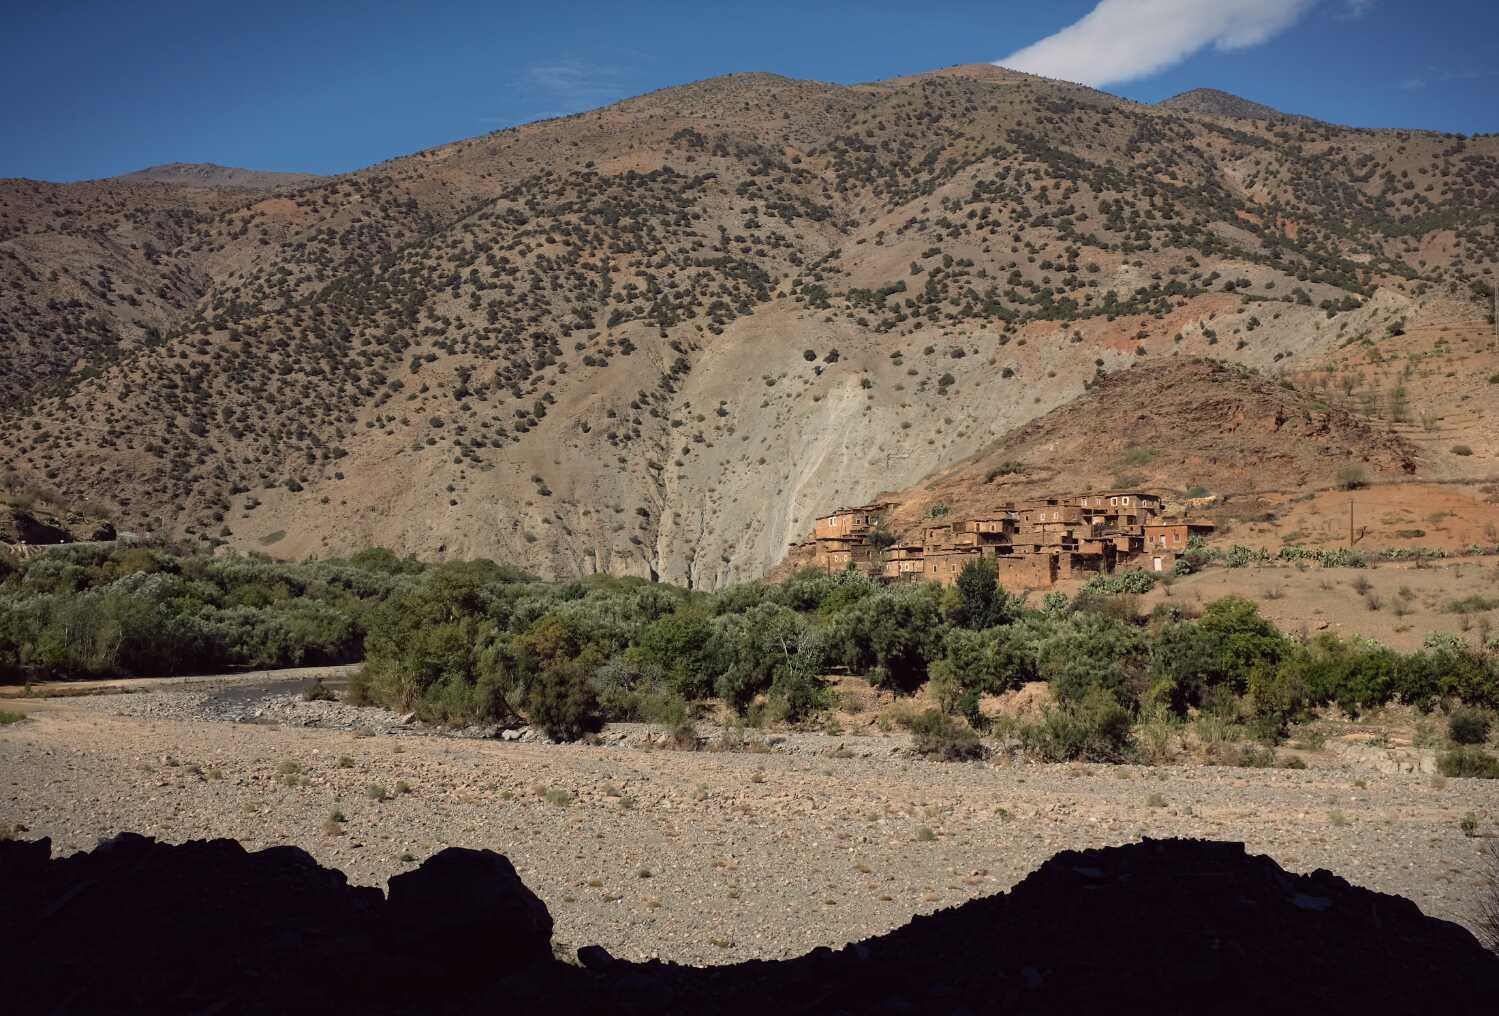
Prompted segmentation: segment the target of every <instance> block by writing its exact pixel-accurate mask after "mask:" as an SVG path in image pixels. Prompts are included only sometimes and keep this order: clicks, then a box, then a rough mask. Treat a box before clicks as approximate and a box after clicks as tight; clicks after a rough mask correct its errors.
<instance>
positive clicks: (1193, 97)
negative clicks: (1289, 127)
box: [1156, 88, 1291, 120]
mask: <svg viewBox="0 0 1499 1016" xmlns="http://www.w3.org/2000/svg"><path fill="white" fill-rule="evenodd" d="M1156 106H1157V108H1159V109H1170V110H1176V111H1177V112H1181V113H1190V114H1192V115H1194V116H1217V117H1226V118H1228V119H1233V120H1281V119H1285V118H1287V117H1288V116H1290V115H1291V114H1288V113H1282V112H1281V111H1280V110H1278V109H1275V108H1274V107H1272V106H1266V105H1264V104H1262V103H1258V102H1252V101H1250V100H1249V99H1244V98H1240V97H1239V96H1237V95H1234V94H1233V93H1232V92H1222V91H1219V90H1218V89H1216V88H1194V89H1192V90H1191V91H1187V92H1180V93H1178V94H1176V95H1173V96H1172V97H1171V98H1169V99H1162V100H1161V101H1160V102H1158V103H1156Z"/></svg>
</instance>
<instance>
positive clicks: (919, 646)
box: [826, 585, 946, 692]
mask: <svg viewBox="0 0 1499 1016" xmlns="http://www.w3.org/2000/svg"><path fill="white" fill-rule="evenodd" d="M941 595H942V594H941V592H940V591H939V590H938V589H937V587H936V586H934V585H925V586H915V587H902V588H894V589H883V590H881V591H880V592H878V593H875V594H874V595H872V596H869V597H866V598H864V599H862V600H860V601H858V602H857V603H855V604H852V605H851V606H849V607H848V608H846V609H844V610H842V611H840V612H839V613H838V614H837V615H835V616H834V617H832V618H831V619H830V620H829V622H828V625H827V636H826V639H827V641H826V646H827V655H828V658H829V660H830V661H831V662H836V663H841V664H842V665H844V666H846V667H848V668H849V670H851V671H852V672H854V673H856V674H867V675H869V677H870V679H871V680H872V681H873V682H874V683H875V684H877V685H879V686H880V687H884V688H890V689H893V690H895V691H900V692H912V691H915V690H916V689H917V688H918V687H920V686H921V683H922V682H923V681H925V680H926V676H927V665H928V663H929V662H930V661H932V660H934V659H936V658H937V657H938V655H940V653H941V652H942V647H943V638H944V635H945V633H946V626H945V625H944V624H943V621H942V613H941V609H940V607H939V603H940V598H941Z"/></svg>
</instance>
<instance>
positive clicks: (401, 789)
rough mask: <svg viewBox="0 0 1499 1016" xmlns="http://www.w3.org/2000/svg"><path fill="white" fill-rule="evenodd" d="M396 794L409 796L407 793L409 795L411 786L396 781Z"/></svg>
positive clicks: (402, 781) (401, 781) (403, 781)
mask: <svg viewBox="0 0 1499 1016" xmlns="http://www.w3.org/2000/svg"><path fill="white" fill-rule="evenodd" d="M396 793H397V794H409V793H411V784H409V783H407V782H406V781H405V780H396Z"/></svg>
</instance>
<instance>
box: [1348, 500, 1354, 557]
mask: <svg viewBox="0 0 1499 1016" xmlns="http://www.w3.org/2000/svg"><path fill="white" fill-rule="evenodd" d="M1348 549H1349V550H1352V549H1353V498H1351V497H1350V498H1349V499H1348Z"/></svg>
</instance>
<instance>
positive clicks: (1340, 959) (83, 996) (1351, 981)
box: [0, 834, 1499, 1016]
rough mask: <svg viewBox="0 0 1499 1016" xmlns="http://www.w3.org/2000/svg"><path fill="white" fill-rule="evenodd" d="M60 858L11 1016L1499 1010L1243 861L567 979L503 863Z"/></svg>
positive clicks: (4, 989)
mask: <svg viewBox="0 0 1499 1016" xmlns="http://www.w3.org/2000/svg"><path fill="white" fill-rule="evenodd" d="M50 853H51V851H50V845H49V844H48V842H47V841H46V840H42V841H38V842H35V843H0V956H3V957H4V959H5V968H4V969H5V975H4V978H3V979H0V1003H3V1007H4V1008H5V1010H6V1011H8V1012H14V1013H31V1012H48V1013H53V1012H57V1013H121V1012H152V1013H156V1012H214V1013H233V1012H255V1013H277V1012H307V1011H314V1010H315V1011H319V1012H323V1013H327V1012H343V1011H359V1012H362V1013H372V1012H373V1013H387V1012H412V1013H416V1012H433V1011H452V1012H466V1011H472V1010H478V1009H488V1008H502V1009H504V1010H506V1011H517V1012H539V1011H559V1012H636V1013H654V1012H661V1013H665V1012H756V1013H766V1012H769V1013H775V1014H777V1016H782V1014H785V1013H801V1012H808V1013H810V1012H818V1013H840V1012H846V1013H865V1012H880V1013H925V1012H931V1013H944V1014H951V1013H980V1012H1025V1013H1074V1012H1088V1011H1098V1010H1108V1011H1113V1012H1137V1011H1150V1012H1152V1013H1158V1014H1170V1013H1199V1012H1213V1013H1215V1014H1216V1013H1251V1012H1252V1013H1256V1014H1270V1013H1276V1012H1313V1011H1315V1012H1318V1013H1328V1012H1349V1011H1363V1012H1378V1013H1427V1012H1438V1013H1442V1014H1444V1016H1452V1014H1457V1013H1486V1014H1488V1013H1493V1012H1495V1011H1499V958H1496V957H1495V956H1493V955H1491V954H1489V953H1488V952H1486V951H1485V950H1484V949H1483V948H1482V947H1481V946H1480V945H1479V944H1478V942H1477V941H1476V940H1475V939H1474V938H1473V937H1472V936H1471V935H1470V934H1469V933H1468V932H1467V931H1465V930H1463V929H1462V928H1461V927H1459V926H1457V925H1455V924H1451V923H1449V922H1446V921H1440V920H1436V919H1434V918H1430V917H1426V916H1424V915H1423V914H1422V913H1421V912H1420V911H1419V910H1418V909H1417V908H1416V906H1415V904H1413V903H1411V902H1410V901H1409V900H1406V899H1403V898H1401V897H1398V896H1388V895H1383V894H1380V893H1374V892H1370V891H1369V890H1366V889H1362V888H1359V887H1357V886H1354V885H1351V884H1349V883H1348V882H1346V881H1344V880H1343V879H1341V878H1339V877H1337V876H1335V875H1332V874H1330V873H1329V872H1325V871H1318V872H1314V873H1313V874H1311V875H1293V874H1290V873H1288V872H1286V871H1284V870H1283V869H1281V868H1280V866H1279V865H1277V864H1276V863H1275V862H1274V861H1272V860H1270V859H1269V858H1266V857H1253V856H1249V855H1246V854H1245V852H1244V848H1243V846H1242V844H1236V843H1212V842H1201V841H1191V840H1161V841H1151V840H1147V841H1145V842H1142V843H1138V844H1131V845H1127V846H1122V847H1112V848H1108V849H1101V850H1088V851H1083V852H1073V851H1068V852H1064V853H1061V854H1058V855H1056V856H1055V857H1053V858H1052V859H1051V860H1049V861H1047V862H1046V863H1045V864H1043V865H1042V866H1041V867H1040V868H1038V869H1037V870H1036V871H1035V872H1033V873H1032V874H1031V875H1030V876H1028V877H1027V878H1026V879H1025V880H1024V881H1023V882H1021V883H1020V884H1019V885H1018V886H1016V887H1015V888H1014V889H1013V890H1012V891H1011V892H1010V893H1008V894H1002V895H998V896H992V897H989V898H987V899H982V900H975V901H972V902H970V903H966V904H964V905H962V906H960V907H956V908H953V909H951V910H946V911H942V912H940V913H937V914H933V915H930V916H925V917H917V918H916V919H914V920H913V921H911V923H909V924H907V925H906V926H904V927H902V928H899V929H897V930H895V931H893V932H891V933H890V934H888V935H881V936H878V937H876V938H872V939H868V940H866V941H863V942H858V943H854V944H852V945H850V946H847V947H845V948H843V949H839V950H836V951H834V950H831V949H825V948H824V949H817V950H814V951H813V952H812V953H810V954H808V955H806V956H803V957H800V958H798V959H794V960H788V961H784V962H767V961H755V962H749V963H741V964H737V965H734V966H726V967H715V968H706V969H701V968H690V967H678V966H673V965H671V964H664V963H644V964H637V963H630V962H625V961H622V960H616V959H613V958H612V957H610V956H609V954H608V953H607V952H606V951H605V950H603V949H602V948H599V947H597V946H594V947H588V948H585V949H582V950H580V951H579V961H580V963H581V965H572V964H569V963H564V962H560V961H558V960H556V959H554V958H553V955H552V952H551V930H552V921H551V917H550V915H549V914H548V913H547V910H546V907H545V906H544V905H543V904H542V903H541V901H540V900H538V899H537V898H536V896H535V895H534V894H532V893H531V891H530V890H529V889H527V888H526V887H525V885H524V884H523V883H522V882H521V881H520V879H519V878H518V877H517V875H516V873H515V869H514V868H513V867H511V865H510V862H509V861H507V860H506V859H505V858H503V857H501V856H500V855H498V854H494V853H491V852H488V851H474V850H462V849H449V850H444V851H443V852H441V853H440V854H437V855H435V856H434V857H432V858H431V859H429V860H428V861H427V862H426V863H425V864H423V865H422V866H421V867H420V868H419V869H417V870H415V871H413V872H410V873H408V874H404V875H400V876H397V877H396V878H393V879H392V880H391V883H390V893H389V897H388V898H387V897H386V896H385V895H384V894H382V893H381V892H380V891H379V890H378V889H371V888H358V887H353V886H350V885H348V883H347V881H346V880H345V878H344V876H343V875H342V873H340V872H337V871H333V870H329V869H326V868H322V867H320V866H319V865H318V864H317V863H316V862H315V861H313V859H312V858H311V857H310V856H308V855H307V854H306V853H305V852H303V851H301V850H298V849H296V848H292V847H276V848H272V849H269V850H262V851H260V852H258V853H253V854H252V853H248V852H246V851H245V850H244V848H242V847H241V846H240V845H239V844H238V843H235V842H234V841H232V840H214V841H209V842H202V841H199V842H193V843H185V844H181V845H178V846H173V845H168V844H162V843H158V842H156V841H154V840H151V839H147V838H145V837H141V836H135V835H130V834H126V835H122V836H120V837H117V838H116V839H114V840H110V841H108V842H105V843H102V844H100V846H99V847H98V848H97V849H95V850H93V851H90V852H86V853H80V854H75V855H73V856H71V857H66V858H59V859H55V860H54V859H52V858H51V856H50Z"/></svg>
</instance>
